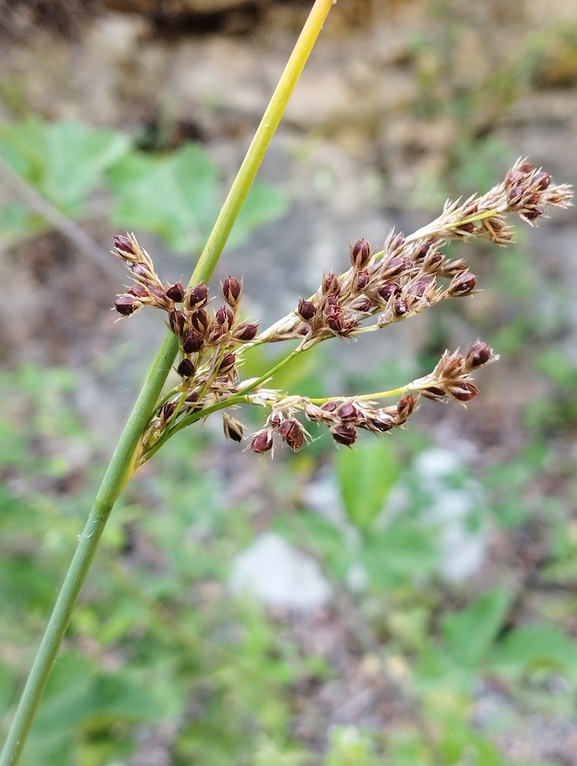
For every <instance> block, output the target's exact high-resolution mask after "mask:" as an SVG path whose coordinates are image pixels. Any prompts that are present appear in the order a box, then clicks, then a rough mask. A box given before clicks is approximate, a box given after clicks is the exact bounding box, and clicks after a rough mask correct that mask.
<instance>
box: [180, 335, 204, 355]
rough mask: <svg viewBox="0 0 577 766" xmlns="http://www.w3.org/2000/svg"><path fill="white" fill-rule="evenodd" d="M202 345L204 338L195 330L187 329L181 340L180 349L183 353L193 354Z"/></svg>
mask: <svg viewBox="0 0 577 766" xmlns="http://www.w3.org/2000/svg"><path fill="white" fill-rule="evenodd" d="M203 346H204V338H203V337H202V335H201V334H200V333H199V332H196V330H188V332H187V333H186V335H185V336H184V338H183V340H182V350H183V351H184V353H185V354H194V353H196V352H197V351H200V349H201V348H202V347H203Z"/></svg>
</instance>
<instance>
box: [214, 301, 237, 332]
mask: <svg viewBox="0 0 577 766" xmlns="http://www.w3.org/2000/svg"><path fill="white" fill-rule="evenodd" d="M214 318H215V320H216V323H217V324H219V325H220V326H221V327H222V329H223V330H224V332H228V330H230V328H231V327H232V325H233V322H234V314H233V313H232V311H231V310H230V309H229V307H228V306H221V307H220V308H219V310H218V311H217V312H216V315H215V317H214Z"/></svg>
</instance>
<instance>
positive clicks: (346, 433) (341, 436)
mask: <svg viewBox="0 0 577 766" xmlns="http://www.w3.org/2000/svg"><path fill="white" fill-rule="evenodd" d="M329 431H330V433H331V436H332V437H333V441H335V442H336V443H337V444H342V445H343V446H345V447H351V446H352V445H353V444H354V443H355V442H356V440H357V431H356V429H355V428H353V427H352V426H345V425H343V424H339V425H336V426H331V427H330V428H329Z"/></svg>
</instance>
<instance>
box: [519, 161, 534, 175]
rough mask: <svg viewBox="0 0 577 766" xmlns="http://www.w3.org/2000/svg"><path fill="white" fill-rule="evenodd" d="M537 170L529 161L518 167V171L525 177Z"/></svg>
mask: <svg viewBox="0 0 577 766" xmlns="http://www.w3.org/2000/svg"><path fill="white" fill-rule="evenodd" d="M534 169H535V166H534V165H533V163H532V162H529V161H528V160H525V162H522V163H521V164H520V165H518V167H517V170H518V171H519V173H523V174H524V175H529V173H532V172H533V170H534Z"/></svg>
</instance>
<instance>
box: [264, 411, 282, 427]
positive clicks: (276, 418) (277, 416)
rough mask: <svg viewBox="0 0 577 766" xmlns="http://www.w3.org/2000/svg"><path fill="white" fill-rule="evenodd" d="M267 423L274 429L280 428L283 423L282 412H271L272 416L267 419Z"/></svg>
mask: <svg viewBox="0 0 577 766" xmlns="http://www.w3.org/2000/svg"><path fill="white" fill-rule="evenodd" d="M266 422H267V425H269V426H272V427H273V428H278V427H279V426H280V424H281V423H282V422H283V416H282V415H281V413H280V412H271V414H270V415H269V416H268V418H267V419H266Z"/></svg>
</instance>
